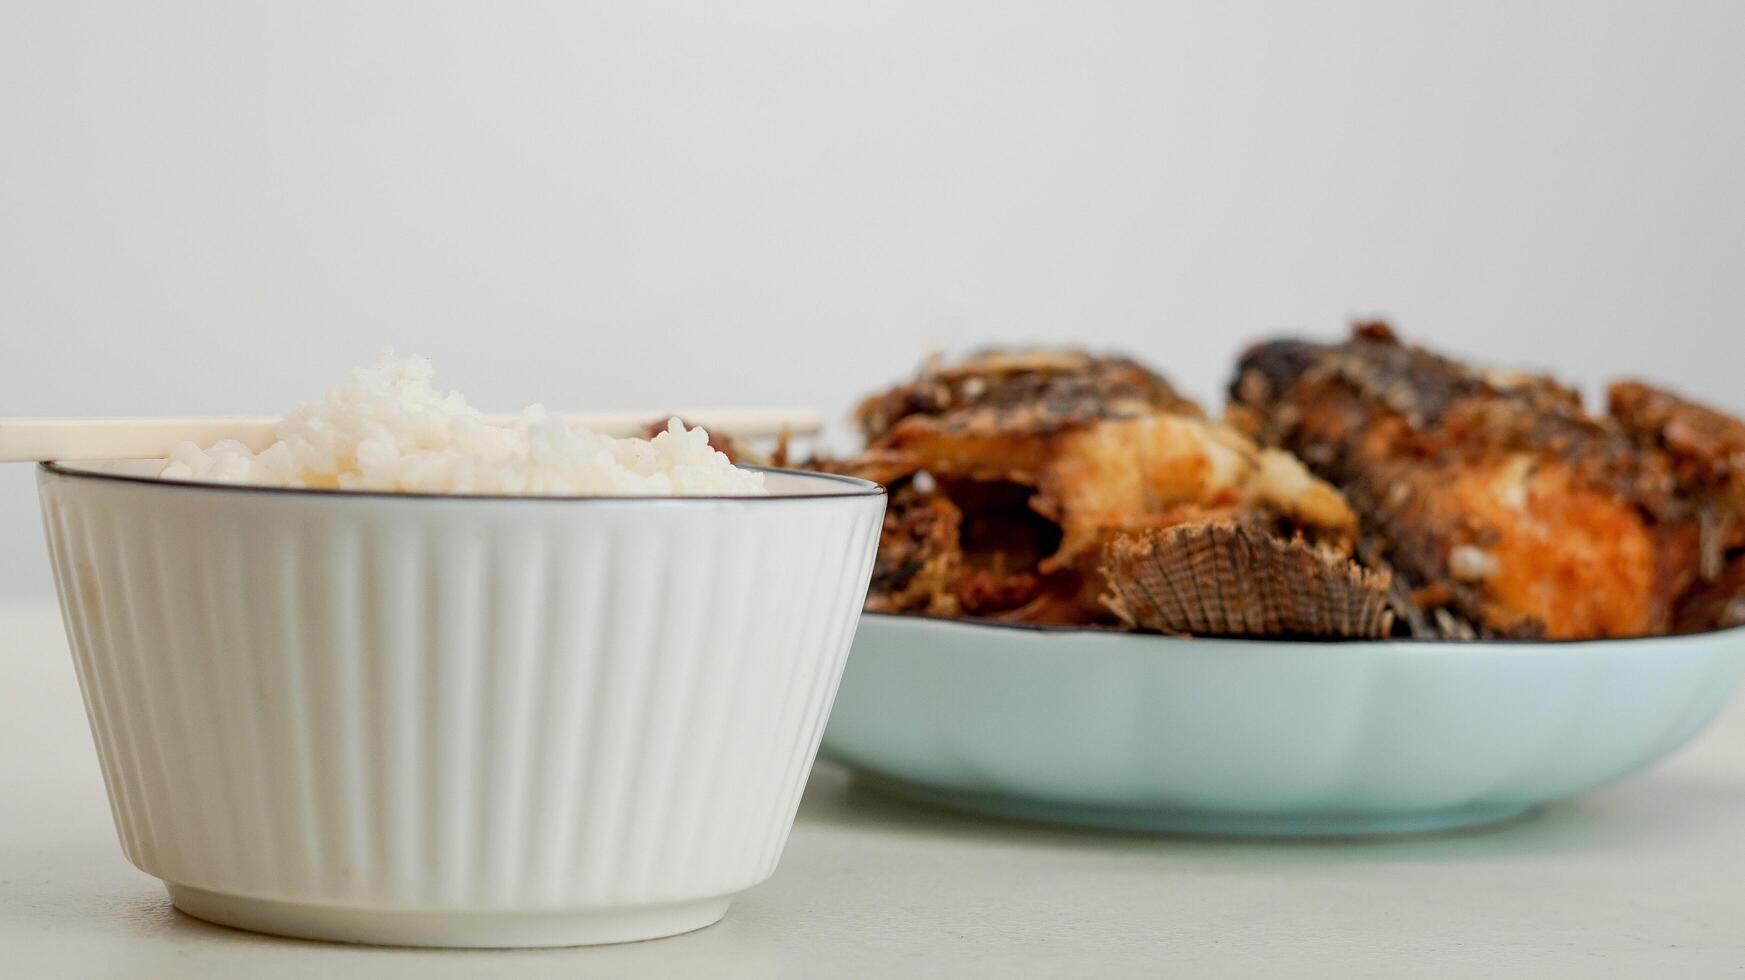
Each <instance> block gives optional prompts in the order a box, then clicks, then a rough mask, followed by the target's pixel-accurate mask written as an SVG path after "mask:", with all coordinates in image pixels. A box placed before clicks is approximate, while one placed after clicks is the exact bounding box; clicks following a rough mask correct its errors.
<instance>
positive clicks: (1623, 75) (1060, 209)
mask: <svg viewBox="0 0 1745 980" xmlns="http://www.w3.org/2000/svg"><path fill="white" fill-rule="evenodd" d="M728 6H729V5H722V4H705V3H692V4H667V3H636V4H631V3H624V4H613V5H605V4H580V3H575V2H564V3H550V4H482V3H460V2H454V0H436V2H421V3H404V4H391V3H371V4H353V3H309V2H306V3H297V4H289V3H282V4H265V3H236V2H222V3H220V2H213V3H187V2H174V0H165V2H159V3H152V4H132V3H120V2H116V3H101V4H89V3H76V2H75V3H67V2H20V0H8V2H7V3H5V4H3V5H0V414H46V413H57V414H74V413H79V414H96V413H115V414H122V413H170V412H248V413H255V412H259V413H267V412H276V411H279V410H282V409H284V408H287V407H290V406H291V405H293V404H295V403H297V402H298V401H300V400H303V399H304V398H305V397H309V396H313V395H315V394H316V393H318V392H319V391H320V390H321V389H322V388H323V387H324V386H325V385H326V384H327V383H328V382H329V381H330V380H332V379H335V378H337V377H338V376H339V375H340V374H341V373H342V372H343V371H344V370H345V369H346V368H347V367H349V366H350V365H352V364H355V363H358V362H361V361H363V360H365V359H366V358H368V357H369V356H370V355H371V354H372V353H373V352H374V351H376V350H377V349H379V348H382V347H387V346H394V347H398V348H400V349H401V350H415V351H420V352H424V353H427V354H429V355H431V356H432V357H433V358H434V359H435V361H436V363H437V367H438V370H439V372H440V373H441V374H442V377H443V379H444V380H445V381H446V382H447V383H449V384H450V385H452V386H455V387H459V388H460V389H462V390H463V391H465V392H467V393H468V394H469V395H470V396H472V398H473V400H474V402H475V403H477V404H481V405H484V406H487V407H493V408H510V407H516V406H519V405H520V404H522V403H524V402H527V401H530V400H536V399H537V400H541V401H544V402H545V403H546V404H547V405H551V406H561V407H570V408H595V407H627V406H633V405H635V406H642V405H648V404H652V403H661V402H667V403H671V402H683V403H686V404H700V403H711V404H721V405H765V404H802V405H814V406H818V407H821V408H824V409H827V410H829V411H831V412H832V413H841V412H843V411H844V410H845V409H846V407H847V406H848V405H849V404H850V402H851V401H852V400H853V398H854V397H855V395H856V394H857V393H859V392H862V391H864V390H865V389H867V388H869V387H871V386H873V385H876V384H879V383H882V382H884V381H886V380H887V379H890V378H892V377H894V376H895V375H897V374H899V373H900V372H903V371H906V370H907V369H908V368H909V366H910V365H911V364H912V363H913V362H914V361H915V360H916V359H917V358H918V357H919V356H920V355H921V354H922V352H923V351H925V350H927V349H929V348H933V347H938V346H961V345H966V344H971V343H976V342H981V341H986V340H992V339H996V338H998V339H1007V340H1075V341H1083V342H1087V343H1092V344H1096V345H1099V346H1108V347H1118V348H1128V349H1131V350H1133V351H1136V352H1138V353H1140V354H1142V355H1144V356H1146V357H1148V358H1150V359H1152V360H1153V361H1155V362H1157V363H1159V364H1160V365H1162V366H1163V367H1164V368H1165V369H1166V370H1167V371H1168V372H1169V373H1170V374H1171V375H1173V376H1174V377H1175V378H1176V379H1178V380H1179V381H1180V382H1182V383H1183V384H1184V385H1185V386H1186V387H1187V388H1188V389H1189V390H1191V391H1194V392H1196V393H1198V394H1201V395H1205V396H1211V395H1214V394H1215V393H1216V392H1217V391H1218V390H1219V389H1220V387H1221V384H1222V381H1223V378H1224V376H1225V374H1226V372H1227V369H1228V365H1229V363H1230V359H1231V357H1232V355H1233V353H1234V352H1235V351H1236V350H1237V349H1238V348H1239V347H1240V346H1241V345H1242V344H1243V343H1244V342H1245V341H1246V340H1248V339H1251V338H1253V337H1256V336H1259V335H1262V334H1265V333H1268V332H1271V331H1276V330H1279V329H1282V328H1299V329H1303V330H1310V331H1314V332H1317V333H1327V334H1331V333H1333V332H1336V331H1338V330H1340V329H1341V325H1342V323H1343V322H1344V320H1345V319H1346V318H1347V317H1348V316H1349V315H1350V314H1353V313H1364V312H1386V313H1389V314H1391V315H1393V316H1394V317H1395V318H1396V319H1397V321H1398V322H1399V323H1400V324H1401V325H1402V327H1403V328H1404V329H1405V330H1406V331H1408V332H1409V333H1410V334H1412V335H1414V336H1416V337H1419V338H1423V339H1428V340H1432V341H1435V342H1437V343H1440V344H1443V345H1446V346H1449V347H1452V348H1454V349H1456V350H1458V351H1462V352H1469V353H1476V354H1481V355H1483V356H1485V357H1487V358H1489V359H1492V360H1496V361H1500V362H1509V363H1524V364H1540V365H1550V366H1553V367H1555V368H1556V370H1557V371H1558V372H1559V373H1560V374H1562V375H1564V376H1565V377H1567V378H1569V379H1572V380H1575V381H1578V382H1581V383H1583V384H1587V385H1592V384H1594V383H1596V382H1598V381H1599V380H1600V379H1602V378H1605V377H1608V376H1612V375H1615V374H1618V373H1625V372H1630V373H1640V374H1646V375H1650V376H1653V377H1657V378H1661V379H1665V380H1667V381H1670V382H1673V383H1676V384H1677V385H1679V386H1681V387H1683V388H1685V389H1687V390H1688V391H1690V392H1692V393H1694V394H1697V395H1700V396H1703V397H1706V398H1709V399H1712V400H1714V401H1717V402H1720V403H1722V404H1724V405H1728V406H1730V407H1732V408H1735V409H1740V408H1745V393H1742V392H1741V389H1740V387H1739V383H1738V381H1737V378H1738V376H1739V373H1740V366H1739V360H1740V353H1739V352H1740V349H1741V347H1745V345H1742V344H1740V343H1739V336H1740V324H1741V322H1742V321H1745V126H1742V121H1745V109H1742V107H1741V96H1742V94H1745V58H1741V57H1740V54H1739V52H1740V50H1741V48H1742V40H1745V4H1738V3H1733V2H1718V3H1710V4H1698V3H1658V4H1647V3H1632V4H1615V5H1614V4H1595V3H1583V2H1574V0H1559V2H1542V3H1534V4H1519V3H1480V4H1427V3H1426V4H1415V3H1414V4H1398V3H1374V4H1354V3H1344V2H1321V3H1315V4H1283V3H1268V4H1257V5H1246V4H1233V3H1230V4H1194V5H1188V4H1166V3H1158V2H1142V3H1130V4H1119V3H1065V2H1062V3H1043V2H1031V0H1015V2H1005V3H998V4H995V3H989V4H961V3H940V2H937V0H934V2H882V3H828V2H817V0H813V2H804V3H792V4H787V3H782V4H778V3H749V4H735V5H731V6H732V7H734V8H735V9H731V10H730V9H727V7H728ZM31 479H32V478H31V474H30V472H29V470H28V468H26V467H8V468H5V469H3V470H0V550H3V553H4V555H5V559H4V561H3V562H0V594H4V593H6V592H9V591H13V592H15V591H29V592H45V591H46V590H47V589H48V588H49V581H48V576H47V573H46V570H45V567H44V562H43V557H42V544H41V541H40V530H39V528H38V526H37V516H36V512H35V500H34V490H33V488H32V485H31Z"/></svg>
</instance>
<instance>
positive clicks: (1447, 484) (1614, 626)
mask: <svg viewBox="0 0 1745 980" xmlns="http://www.w3.org/2000/svg"><path fill="white" fill-rule="evenodd" d="M1230 393H1231V397H1232V399H1233V400H1234V401H1235V402H1236V403H1237V405H1239V406H1240V407H1241V410H1242V415H1243V417H1245V418H1246V419H1247V420H1248V423H1249V427H1250V428H1251V429H1252V430H1253V431H1255V432H1256V433H1257V434H1259V435H1260V436H1261V437H1263V438H1265V439H1266V440H1268V441H1270V442H1273V443H1275V444H1277V445H1280V446H1283V447H1284V448H1286V449H1289V450H1291V451H1293V452H1295V453H1296V454H1297V455H1298V456H1300V457H1301V458H1302V459H1303V460H1304V461H1305V462H1307V463H1308V464H1309V465H1310V467H1311V468H1312V469H1313V470H1314V471H1315V472H1316V473H1317V474H1319V475H1321V476H1324V477H1326V478H1328V479H1329V480H1331V481H1332V482H1333V483H1334V484H1336V485H1338V486H1339V487H1340V488H1341V489H1343V490H1344V491H1345V492H1346V495H1347V496H1348V498H1349V499H1350V500H1351V501H1352V503H1353V505H1354V506H1356V507H1357V509H1358V511H1359V512H1360V514H1361V515H1362V517H1363V521H1364V524H1365V529H1366V534H1368V535H1370V536H1372V537H1373V538H1374V539H1375V544H1376V547H1377V550H1378V551H1379V553H1380V554H1381V555H1383V556H1384V557H1385V559H1386V560H1387V562H1388V563H1389V564H1391V565H1392V566H1393V567H1394V568H1396V569H1397V570H1398V571H1399V572H1400V573H1401V574H1402V575H1403V576H1405V577H1406V578H1407V579H1408V580H1409V581H1410V582H1411V584H1412V585H1413V586H1414V588H1415V589H1416V590H1417V591H1415V592H1414V595H1418V596H1420V597H1423V598H1422V599H1421V601H1433V602H1438V603H1446V605H1447V606H1448V608H1450V609H1452V610H1454V611H1455V612H1457V613H1458V614H1459V615H1460V616H1462V617H1464V618H1466V619H1467V620H1469V621H1471V622H1472V623H1474V624H1475V625H1476V626H1477V627H1478V628H1479V630H1480V632H1482V633H1488V634H1492V635H1501V636H1516V637H1529V636H1545V637H1551V638H1565V639H1573V638H1593V637H1610V636H1638V635H1649V634H1657V633H1664V632H1668V631H1670V630H1671V629H1672V628H1673V627H1674V625H1675V623H1674V620H1675V618H1677V607H1678V603H1679V599H1680V596H1681V595H1682V594H1683V593H1684V591H1685V590H1686V589H1687V588H1688V587H1689V586H1690V584H1691V582H1692V581H1693V579H1694V578H1695V569H1694V567H1693V565H1692V563H1691V562H1690V561H1687V560H1684V559H1683V558H1681V557H1680V555H1681V554H1684V553H1685V552H1691V551H1694V549H1693V548H1691V547H1690V546H1689V545H1688V543H1687V542H1689V541H1694V534H1695V524H1694V523H1692V522H1693V521H1694V520H1695V519H1696V518H1695V516H1694V510H1693V508H1692V506H1691V505H1690V502H1689V500H1688V499H1687V496H1688V495H1687V494H1685V493H1684V492H1683V491H1681V489H1680V487H1681V486H1682V485H1683V483H1681V479H1680V476H1679V471H1678V468H1677V467H1676V466H1675V465H1674V459H1673V458H1672V457H1669V455H1668V454H1667V453H1666V452H1663V451H1660V450H1658V449H1656V448H1655V447H1652V446H1648V445H1645V441H1646V440H1645V437H1644V436H1643V435H1642V433H1643V432H1646V431H1649V430H1654V431H1658V432H1661V433H1662V434H1663V435H1664V433H1665V431H1666V427H1667V425H1668V424H1669V419H1670V418H1672V417H1675V416H1681V413H1680V412H1677V411H1673V410H1670V409H1667V407H1666V405H1665V403H1662V402H1653V401H1650V400H1647V399H1643V398H1641V397H1640V396H1639V394H1638V393H1634V392H1625V393H1623V400H1624V401H1625V402H1628V403H1630V405H1631V406H1632V407H1633V408H1634V409H1636V412H1637V417H1636V421H1635V424H1634V426H1632V425H1628V424H1620V422H1619V421H1618V420H1615V419H1611V418H1596V417H1594V416H1592V415H1590V414H1588V413H1587V412H1586V411H1585V410H1584V409H1583V407H1582V404H1581V399H1580V397H1579V396H1578V395H1577V394H1576V393H1575V392H1573V391H1571V390H1570V389H1568V388H1564V387H1562V386H1560V385H1558V384H1556V383H1554V382H1552V381H1550V380H1549V379H1546V378H1542V377H1536V376H1531V375H1514V374H1500V373H1494V372H1493V373H1485V372H1481V371H1477V370H1474V369H1472V368H1470V367H1467V366H1465V365H1462V364H1460V363H1458V362H1455V361H1452V360H1449V359H1447V358H1444V357H1440V356H1438V355H1435V354H1432V353H1430V352H1428V351H1425V350H1422V349H1420V348H1416V347H1409V346H1406V345H1404V344H1402V343H1400V342H1399V340H1398V339H1397V338H1396V337H1395V336H1394V335H1393V334H1392V332H1391V331H1389V330H1387V329H1386V328H1385V327H1383V326H1380V325H1367V326H1360V327H1359V328H1358V329H1357V330H1356V331H1355V332H1354V335H1353V337H1352V339H1351V340H1350V341H1348V342H1346V343H1344V344H1336V345H1318V344H1310V343H1304V342H1300V341H1276V342H1271V343H1265V344H1261V345H1259V346H1257V347H1255V348H1252V349H1250V350H1249V351H1248V352H1247V353H1246V354H1244V355H1243V357H1242V360H1241V362H1240V364H1239V366H1238V370H1237V374H1236V377H1235V379H1234V381H1233V382H1232V384H1231V392H1230ZM1632 398H1634V399H1636V400H1635V401H1633V402H1632V401H1631V399H1632ZM1618 400H1619V398H1618V396H1617V395H1616V394H1615V395H1614V402H1615V403H1616V402H1617V401H1618ZM1682 417H1687V418H1688V416H1687V415H1686V416H1682ZM1709 421H1712V420H1709ZM1632 428H1634V429H1635V430H1637V432H1636V433H1635V434H1633V433H1632ZM1680 431H1682V430H1680ZM1703 431H1705V432H1707V431H1709V428H1708V427H1704V428H1703ZM1728 431H1731V430H1728ZM1692 455H1693V460H1692V461H1691V462H1690V463H1689V467H1690V468H1700V466H1702V465H1711V467H1712V464H1713V461H1714V459H1715V458H1716V457H1715V455H1714V454H1709V455H1706V456H1705V455H1702V454H1699V453H1695V452H1694V451H1693V454H1692ZM1697 457H1700V458H1701V459H1702V460H1704V461H1707V462H1704V463H1699V462H1697V461H1696V458H1697ZM1729 472H1730V471H1729Z"/></svg>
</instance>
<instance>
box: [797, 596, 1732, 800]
mask: <svg viewBox="0 0 1745 980" xmlns="http://www.w3.org/2000/svg"><path fill="white" fill-rule="evenodd" d="M1742 671H1745V629H1735V630H1731V631H1726V632H1719V633H1708V634H1703V635H1698V636H1683V637H1667V638H1656V639H1640V640H1611V641H1600V642H1590V643H1424V642H1411V641H1401V642H1354V643H1279V642H1255V641H1243V640H1213V639H1196V638H1177V637H1163V636H1147V635H1138V634H1129V633H1116V632H1100V631H1084V630H1037V629H1026V628H1021V627H1009V626H992V625H978V624H967V623H959V622H949V621H942V620H931V619H921V618H914V617H902V616H889V615H876V614H869V615H867V616H865V617H863V619H862V622H861V626H860V631H859V633H858V635H857V636H856V638H855V641H854V652H853V654H852V655H851V656H850V657H849V660H848V670H847V672H846V673H845V675H844V677H843V681H842V690H841V691H840V692H839V694H838V695H837V700H836V708H835V711H834V712H833V713H832V715H831V718H830V726H829V729H828V730H827V732H826V733H825V738H824V754H825V756H826V757H828V758H832V759H836V760H838V761H841V762H844V763H846V764H848V765H850V766H852V767H854V768H855V769H857V770H858V771H859V772H860V773H862V774H863V775H865V776H867V777H869V778H870V779H872V780H874V781H875V782H879V783H882V784H884V785H886V786H887V787H889V788H891V789H894V790H897V791H899V792H903V793H907V794H909V795H913V796H918V797H922V798H925V799H928V800H931V801H934V802H938V803H942V804H945V805H948V806H953V807H957V808H960V809H966V810H973V811H980V812H987V813H994V814H999V815H1004V816H1011V817H1019V818H1030V819H1039V820H1050V821H1059V822H1068V823H1082V824H1091V825H1099V826H1108V827H1120V828H1130V829H1149V830H1164V831H1175V832H1186V833H1212V834H1263V835H1337V834H1368V833H1384V832H1391V831H1407V830H1431V829H1440V828H1445V827H1454V826H1461V825H1469V824H1479V823H1486V822H1491V821H1497V820H1504V819H1507V818H1509V817H1512V816H1515V815H1518V814H1520V813H1522V812H1523V811H1525V810H1527V809H1529V808H1531V807H1533V806H1535V805H1538V804H1540V803H1544V802H1547V801H1549V800H1553V799H1557V798H1558V797H1562V796H1567V795H1569V794H1572V793H1577V792H1580V791H1581V790H1584V789H1587V788H1589V787H1592V786H1596V785H1599V784H1601V783H1604V782H1607V781H1609V780H1613V779H1617V778H1619V777H1620V776H1624V775H1626V774H1628V773H1630V772H1632V771H1634V770H1636V769H1638V768H1641V767H1642V766H1645V765H1647V764H1649V763H1651V762H1653V761H1654V760H1656V759H1659V758H1660V757H1662V756H1664V755H1666V754H1667V753H1669V752H1671V751H1672V750H1674V749H1676V748H1678V747H1679V746H1680V745H1682V744H1684V743H1685V742H1686V741H1688V740H1689V739H1690V738H1691V737H1692V736H1693V735H1695V734H1696V733H1697V732H1698V731H1699V730H1700V729H1701V728H1702V727H1703V726H1704V725H1705V724H1706V723H1707V722H1708V721H1709V720H1710V719H1711V718H1712V717H1713V716H1714V714H1715V712H1716V711H1717V710H1718V709H1719V708H1720V707H1721V706H1722V705H1723V704H1724V703H1725V702H1726V700H1727V698H1728V697H1729V696H1730V695H1731V694H1732V692H1733V689H1734V687H1735V686H1736V685H1737V684H1738V681H1739V677H1740V674H1741V672H1742Z"/></svg>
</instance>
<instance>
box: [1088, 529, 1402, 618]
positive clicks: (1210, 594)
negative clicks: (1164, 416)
mask: <svg viewBox="0 0 1745 980" xmlns="http://www.w3.org/2000/svg"><path fill="white" fill-rule="evenodd" d="M1103 572H1104V579H1105V580H1106V581H1107V582H1108V583H1109V585H1108V587H1109V594H1108V596H1107V597H1106V598H1105V602H1106V603H1107V604H1108V606H1109V608H1110V609H1112V610H1114V611H1115V613H1116V615H1118V616H1119V617H1120V618H1121V620H1122V621H1123V622H1124V623H1126V624H1127V625H1129V626H1132V627H1135V628H1138V629H1145V630H1151V631H1153V632H1159V633H1173V634H1184V635H1185V634H1192V635H1199V636H1236V637H1307V638H1314V639H1376V638H1380V637H1384V636H1387V635H1388V634H1389V632H1390V631H1391V630H1392V627H1393V610H1392V608H1391V596H1390V593H1389V588H1390V586H1391V585H1392V582H1391V580H1390V577H1389V576H1388V575H1387V573H1385V572H1375V571H1372V570H1370V569H1367V568H1364V567H1363V566H1362V565H1359V564H1358V563H1357V562H1355V561H1352V560H1351V559H1350V558H1347V557H1344V556H1341V555H1338V554H1336V553H1333V552H1331V551H1328V550H1327V549H1324V548H1318V547H1314V546H1311V545H1309V544H1307V543H1306V542H1304V541H1303V540H1302V539H1300V538H1284V537H1280V536H1279V535H1277V534H1273V533H1271V532H1270V531H1267V530H1265V529H1261V528H1257V527H1255V526H1253V525H1250V524H1244V523H1238V522H1235V521H1209V522H1201V523H1194V524H1183V525H1179V526H1176V527H1171V528H1164V529H1151V530H1147V531H1141V532H1137V533H1130V534H1121V535H1118V536H1117V537H1115V538H1114V539H1113V540H1111V541H1110V542H1109V544H1108V546H1107V547H1106V548H1105V549H1104V552H1103Z"/></svg>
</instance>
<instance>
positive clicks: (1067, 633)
mask: <svg viewBox="0 0 1745 980" xmlns="http://www.w3.org/2000/svg"><path fill="white" fill-rule="evenodd" d="M861 619H862V620H863V621H864V620H869V619H870V620H875V621H881V620H882V621H887V622H891V621H896V622H903V621H906V622H905V625H909V624H914V625H920V624H926V625H929V626H944V627H947V628H954V627H964V628H971V629H974V628H988V629H992V630H996V631H997V630H1009V631H1013V632H1017V633H1028V634H1031V635H1035V636H1058V637H1074V638H1080V637H1082V638H1090V637H1097V638H1099V640H1098V642H1100V638H1103V637H1108V638H1112V639H1134V640H1140V641H1158V642H1159V645H1160V646H1169V645H1171V644H1172V643H1174V642H1177V641H1182V640H1188V641H1192V642H1193V643H1195V644H1202V643H1203V644H1212V645H1215V646H1227V647H1241V648H1249V649H1266V648H1271V649H1280V648H1284V647H1293V648H1295V647H1327V648H1334V649H1359V650H1396V651H1397V652H1401V653H1409V654H1410V655H1412V656H1422V655H1424V654H1427V653H1460V652H1462V651H1468V650H1471V651H1474V652H1476V651H1478V650H1485V651H1498V650H1505V651H1515V652H1526V651H1533V650H1545V649H1548V648H1554V649H1559V650H1570V649H1572V648H1573V649H1593V648H1602V647H1603V648H1611V647H1622V646H1650V645H1654V644H1663V643H1668V642H1672V643H1680V642H1686V641H1689V642H1700V641H1702V640H1705V639H1712V638H1715V637H1719V636H1725V635H1727V634H1736V635H1738V636H1739V637H1741V638H1745V625H1742V626H1728V627H1725V628H1722V629H1715V630H1703V631H1702V632H1699V633H1668V634H1664V635H1658V636H1617V637H1606V638H1603V639H1591V638H1590V639H1539V640H1507V639H1497V638H1495V637H1481V638H1478V639H1472V640H1455V639H1438V638H1434V637H1427V636H1390V637H1385V638H1382V639H1377V640H1366V639H1358V638H1339V639H1317V638H1315V637H1290V638H1281V639H1259V638H1256V637H1245V636H1171V635H1169V634H1167V633H1144V632H1140V631H1138V630H1126V629H1120V628H1118V627H1113V626H1059V625H1050V624H1040V623H1006V622H1000V621H998V620H988V619H967V618H962V617H951V616H931V615H926V614H923V613H898V612H875V611H873V610H863V611H862V612H861ZM1063 647H1064V644H1058V643H1046V644H1042V645H1041V646H1039V647H1036V649H1050V648H1052V651H1053V652H1056V653H1063V650H1062V648H1063ZM1401 647H1408V648H1410V647H1417V648H1418V649H1413V650H1399V649H1398V648H1401ZM1063 655H1064V653H1063ZM1072 655H1074V656H1078V655H1080V654H1079V653H1073V654H1072Z"/></svg>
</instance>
